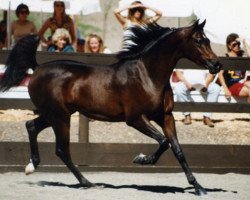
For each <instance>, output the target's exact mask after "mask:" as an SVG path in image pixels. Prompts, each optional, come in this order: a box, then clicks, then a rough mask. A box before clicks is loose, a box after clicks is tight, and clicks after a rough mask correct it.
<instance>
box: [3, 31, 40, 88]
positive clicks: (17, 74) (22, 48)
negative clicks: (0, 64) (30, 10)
mask: <svg viewBox="0 0 250 200" xmlns="http://www.w3.org/2000/svg"><path fill="white" fill-rule="evenodd" d="M39 41H40V37H39V36H38V35H29V36H26V37H24V38H22V39H20V40H19V41H18V42H17V44H16V45H15V46H14V47H13V49H12V50H11V52H10V54H9V57H8V59H7V62H6V70H5V73H4V76H3V78H2V80H0V90H1V91H6V90H9V89H10V88H12V87H15V86H18V85H19V84H20V83H21V81H22V80H23V79H24V78H25V77H26V76H27V70H28V69H29V68H31V69H33V70H34V69H35V68H36V66H37V62H36V50H37V46H38V44H39Z"/></svg>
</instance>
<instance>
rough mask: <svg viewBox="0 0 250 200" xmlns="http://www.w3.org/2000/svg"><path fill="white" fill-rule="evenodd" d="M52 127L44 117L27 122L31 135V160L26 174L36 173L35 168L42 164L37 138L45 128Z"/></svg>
mask: <svg viewBox="0 0 250 200" xmlns="http://www.w3.org/2000/svg"><path fill="white" fill-rule="evenodd" d="M49 126H50V125H49V124H48V122H47V121H46V120H44V118H43V117H41V116H39V117H37V118H36V119H33V120H29V121H27V122H26V129H27V131H28V134H29V142H30V151H31V159H30V163H29V164H28V165H27V166H26V168H25V173H26V174H27V175H28V174H31V173H33V172H34V171H35V168H36V167H37V166H38V165H39V163H40V156H39V151H38V144H37V136H38V134H39V133H40V132H41V131H42V130H43V129H45V128H47V127H49Z"/></svg>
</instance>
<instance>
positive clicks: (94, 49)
mask: <svg viewBox="0 0 250 200" xmlns="http://www.w3.org/2000/svg"><path fill="white" fill-rule="evenodd" d="M84 52H85V53H107V54H108V53H111V51H110V50H109V49H108V48H107V47H105V46H104V43H103V40H102V38H101V37H100V36H99V35H96V34H89V35H88V36H87V38H86V44H85V51H84Z"/></svg>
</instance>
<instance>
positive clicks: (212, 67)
mask: <svg viewBox="0 0 250 200" xmlns="http://www.w3.org/2000/svg"><path fill="white" fill-rule="evenodd" d="M206 66H207V68H208V70H209V73H210V74H217V73H218V72H219V71H220V70H221V68H222V65H221V63H220V62H219V61H218V60H213V61H212V60H210V61H207V62H206Z"/></svg>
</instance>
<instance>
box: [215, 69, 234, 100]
mask: <svg viewBox="0 0 250 200" xmlns="http://www.w3.org/2000/svg"><path fill="white" fill-rule="evenodd" d="M223 72H224V70H221V71H220V72H219V76H218V78H219V81H220V84H221V85H222V87H223V89H224V93H225V96H226V97H227V98H228V97H231V96H232V94H231V92H230V91H229V89H228V87H227V84H226V82H225V79H224V76H223Z"/></svg>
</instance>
